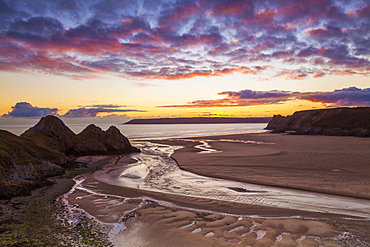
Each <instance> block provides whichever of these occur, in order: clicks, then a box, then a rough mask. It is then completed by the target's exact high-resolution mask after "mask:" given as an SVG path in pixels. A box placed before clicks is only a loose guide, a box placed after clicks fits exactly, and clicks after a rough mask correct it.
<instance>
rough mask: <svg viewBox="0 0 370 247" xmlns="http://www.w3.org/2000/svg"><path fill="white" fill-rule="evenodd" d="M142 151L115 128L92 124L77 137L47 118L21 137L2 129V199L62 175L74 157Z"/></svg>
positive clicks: (61, 123)
mask: <svg viewBox="0 0 370 247" xmlns="http://www.w3.org/2000/svg"><path fill="white" fill-rule="evenodd" d="M131 152H140V150H139V149H137V148H135V147H133V146H132V145H131V144H130V142H129V140H128V139H127V138H126V137H125V136H124V135H122V134H121V132H120V131H119V130H118V129H117V128H116V127H114V126H111V127H110V128H109V129H108V130H106V131H104V130H102V129H101V128H99V127H97V126H95V125H93V124H91V125H89V126H87V127H86V128H85V129H84V130H83V131H82V132H81V133H79V134H75V133H74V132H73V131H72V130H70V129H69V128H68V127H67V126H66V125H65V124H64V123H63V121H62V120H61V119H59V118H58V117H55V116H46V117H43V118H41V119H40V121H39V122H38V123H37V124H36V125H35V126H34V127H32V128H30V129H28V130H27V131H26V132H24V133H23V134H21V135H20V136H17V135H14V134H12V133H10V132H8V131H5V130H0V199H1V198H9V197H12V196H19V195H25V194H28V193H30V191H31V190H33V189H35V188H37V187H40V186H44V185H46V184H47V183H49V182H48V181H47V179H46V178H47V177H50V176H56V175H60V174H63V173H64V171H65V169H66V168H67V167H69V166H71V164H73V162H74V159H75V157H77V156H84V155H112V154H115V155H118V154H124V153H131Z"/></svg>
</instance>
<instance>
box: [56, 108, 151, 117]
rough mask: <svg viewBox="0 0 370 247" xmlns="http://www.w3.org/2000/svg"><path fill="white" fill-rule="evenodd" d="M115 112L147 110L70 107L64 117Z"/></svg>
mask: <svg viewBox="0 0 370 247" xmlns="http://www.w3.org/2000/svg"><path fill="white" fill-rule="evenodd" d="M113 112H145V111H141V110H132V109H116V107H113V108H103V107H96V108H85V107H81V108H78V109H70V110H69V111H68V112H67V113H66V114H64V115H63V116H64V117H72V118H80V117H96V116H97V115H98V114H99V113H113Z"/></svg>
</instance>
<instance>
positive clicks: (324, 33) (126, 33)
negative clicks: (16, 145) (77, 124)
mask: <svg viewBox="0 0 370 247" xmlns="http://www.w3.org/2000/svg"><path fill="white" fill-rule="evenodd" d="M369 13H370V5H369V3H368V1H356V2H353V1H352V2H351V1H343V0H322V1H317V0H307V1H304V2H302V1H294V0H278V1H275V0H214V1H208V0H187V1H168V0H158V1H143V2H142V1H129V0H125V1H118V0H95V1H76V0H55V1H42V0H32V1H31V0H24V1H18V0H17V1H15V0H0V18H1V19H2V22H1V23H0V33H1V35H0V54H1V57H2V59H1V61H0V70H3V71H21V72H35V71H36V72H43V73H45V72H46V73H49V74H56V75H62V76H68V77H72V78H78V79H83V78H94V77H100V76H102V75H103V74H110V75H113V76H118V77H126V78H138V79H168V80H177V79H185V78H191V77H196V76H221V75H224V74H225V73H228V72H227V71H230V69H232V71H233V73H243V72H245V69H244V68H246V67H248V68H252V67H253V66H254V65H255V64H259V65H261V66H270V69H273V68H272V66H275V65H276V64H279V69H276V70H279V71H276V73H275V75H277V76H282V77H284V78H289V79H302V78H311V77H313V78H315V77H318V76H326V75H333V74H348V75H350V74H358V75H369V74H370V72H369V67H370V59H369V56H368V55H369V54H370V48H369V45H368V43H369V38H368V37H369V33H370V25H369V16H370V14H369ZM214 64H217V68H216V67H215V66H214ZM292 64H295V65H300V67H301V68H302V70H303V71H304V70H308V69H309V68H311V67H312V66H314V67H315V69H316V71H315V73H307V72H304V73H297V70H296V69H295V68H294V69H293V67H292V66H291V65H292ZM328 65H330V66H328ZM281 71H284V73H280V72H281ZM224 72H225V73H224ZM253 72H254V73H257V74H259V73H263V72H264V70H260V71H258V70H253ZM348 72H349V73H348ZM289 73H291V74H292V75H291V76H289V75H288V74H289ZM272 74H273V73H272ZM265 77H266V76H265ZM270 78H271V77H270Z"/></svg>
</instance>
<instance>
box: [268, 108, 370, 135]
mask: <svg viewBox="0 0 370 247" xmlns="http://www.w3.org/2000/svg"><path fill="white" fill-rule="evenodd" d="M266 129H268V130H273V133H284V132H290V133H292V134H300V135H329V136H357V137H370V107H358V108H335V109H319V110H308V111H297V112H295V113H294V114H293V115H291V116H286V117H284V116H281V115H275V116H274V117H273V118H272V120H271V121H270V122H269V123H268V125H267V127H266Z"/></svg>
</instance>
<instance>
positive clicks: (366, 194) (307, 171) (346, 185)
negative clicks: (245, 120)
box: [166, 133, 370, 199]
mask: <svg viewBox="0 0 370 247" xmlns="http://www.w3.org/2000/svg"><path fill="white" fill-rule="evenodd" d="M192 139H195V140H213V141H211V142H209V144H210V145H211V146H212V148H214V149H216V150H222V152H219V153H208V154H207V153H205V154H197V152H198V151H199V149H195V148H194V145H197V144H198V143H192V142H184V141H178V140H172V141H169V140H168V141H166V142H167V143H176V144H177V145H181V144H182V145H186V147H185V148H183V149H180V150H177V151H176V152H175V154H174V155H173V156H172V157H173V158H174V159H175V160H176V161H177V163H178V164H179V166H180V167H181V168H182V169H184V170H187V171H191V172H194V173H197V174H201V175H205V176H211V177H218V178H226V179H231V180H236V181H242V182H251V183H256V184H264V185H274V186H282V187H290V188H297V189H303V190H309V191H317V192H324V193H329V194H336V195H345V196H352V197H359V198H365V199H370V138H356V137H336V136H303V135H283V134H265V133H263V134H245V135H224V136H210V137H201V138H192ZM220 139H233V140H242V141H257V142H266V143H274V144H253V143H252V144H250V143H237V142H236V143H230V142H224V141H219V140H220Z"/></svg>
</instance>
